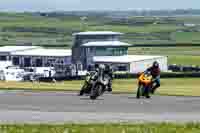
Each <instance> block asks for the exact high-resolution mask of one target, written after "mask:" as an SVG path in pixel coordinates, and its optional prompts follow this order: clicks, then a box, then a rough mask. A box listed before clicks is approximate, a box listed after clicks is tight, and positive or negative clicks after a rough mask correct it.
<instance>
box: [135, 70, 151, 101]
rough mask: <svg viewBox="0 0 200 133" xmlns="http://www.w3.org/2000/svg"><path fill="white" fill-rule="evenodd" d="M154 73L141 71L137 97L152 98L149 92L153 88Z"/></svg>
mask: <svg viewBox="0 0 200 133" xmlns="http://www.w3.org/2000/svg"><path fill="white" fill-rule="evenodd" d="M152 78H153V77H152V75H151V73H149V72H143V73H140V74H139V76H138V89H137V95H136V97H137V98H138V99H139V98H140V97H141V96H145V97H146V98H150V96H149V93H150V90H151V88H152V84H153V81H152Z"/></svg>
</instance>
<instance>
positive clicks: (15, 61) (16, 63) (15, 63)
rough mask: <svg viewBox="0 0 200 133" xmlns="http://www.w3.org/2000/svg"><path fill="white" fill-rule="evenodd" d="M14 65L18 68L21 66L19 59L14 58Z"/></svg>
mask: <svg viewBox="0 0 200 133" xmlns="http://www.w3.org/2000/svg"><path fill="white" fill-rule="evenodd" d="M12 60H13V65H15V66H18V65H19V57H13V59H12Z"/></svg>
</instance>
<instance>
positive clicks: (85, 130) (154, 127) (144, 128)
mask: <svg viewBox="0 0 200 133" xmlns="http://www.w3.org/2000/svg"><path fill="white" fill-rule="evenodd" d="M0 132H2V133H200V124H199V123H187V124H173V123H160V124H155V123H148V124H65V125H1V126H0Z"/></svg>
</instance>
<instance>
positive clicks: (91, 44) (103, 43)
mask: <svg viewBox="0 0 200 133" xmlns="http://www.w3.org/2000/svg"><path fill="white" fill-rule="evenodd" d="M82 46H84V47H102V46H112V47H114V46H131V44H128V43H124V42H120V41H96V42H88V43H85V44H82Z"/></svg>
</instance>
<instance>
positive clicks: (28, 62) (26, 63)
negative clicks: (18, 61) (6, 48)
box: [24, 57, 31, 67]
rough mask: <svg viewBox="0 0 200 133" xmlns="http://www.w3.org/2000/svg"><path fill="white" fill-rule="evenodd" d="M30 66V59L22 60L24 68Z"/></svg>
mask: <svg viewBox="0 0 200 133" xmlns="http://www.w3.org/2000/svg"><path fill="white" fill-rule="evenodd" d="M30 66H31V58H30V57H26V58H24V67H30Z"/></svg>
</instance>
